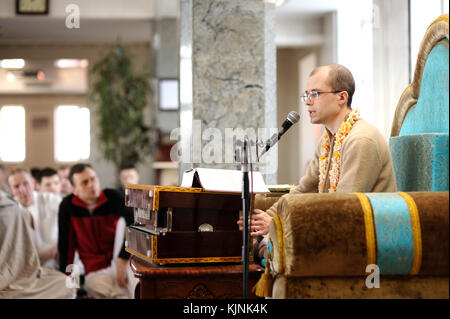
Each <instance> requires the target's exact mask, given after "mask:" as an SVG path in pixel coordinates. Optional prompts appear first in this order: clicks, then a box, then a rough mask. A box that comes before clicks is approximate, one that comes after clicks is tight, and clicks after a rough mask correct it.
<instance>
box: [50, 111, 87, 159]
mask: <svg viewBox="0 0 450 319" xmlns="http://www.w3.org/2000/svg"><path fill="white" fill-rule="evenodd" d="M90 146H91V135H90V112H89V109H87V108H85V107H79V106H76V105H60V106H58V107H57V108H56V110H55V161H57V162H75V161H79V160H85V159H88V158H89V154H90Z"/></svg>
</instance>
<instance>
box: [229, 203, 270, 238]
mask: <svg viewBox="0 0 450 319" xmlns="http://www.w3.org/2000/svg"><path fill="white" fill-rule="evenodd" d="M271 221H272V217H271V216H270V215H269V214H267V213H266V212H265V211H262V210H260V209H254V210H253V214H252V223H251V224H252V229H251V231H250V236H252V237H257V236H264V235H266V234H268V233H269V226H270V222H271ZM243 223H244V221H243V217H242V216H240V217H239V220H238V222H237V224H238V225H239V230H242V229H243Z"/></svg>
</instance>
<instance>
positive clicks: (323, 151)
mask: <svg viewBox="0 0 450 319" xmlns="http://www.w3.org/2000/svg"><path fill="white" fill-rule="evenodd" d="M358 120H359V110H357V109H356V110H354V111H352V112H350V114H349V115H348V117H347V120H346V121H345V122H344V123H342V125H341V127H340V128H339V130H338V131H337V132H336V139H335V141H334V147H333V156H332V159H331V169H330V173H329V175H330V188H329V189H328V191H329V192H330V193H334V192H335V191H336V188H337V185H338V182H339V175H340V169H341V149H342V144H343V143H344V139H345V138H346V137H347V135H348V133H350V130H351V129H352V127H353V124H355V123H356V121H358ZM323 141H324V142H323V143H322V145H321V147H320V159H319V162H320V165H319V193H321V192H322V188H323V185H324V183H325V175H326V173H327V172H326V171H327V167H328V159H329V153H330V138H329V136H328V133H327V131H325V133H324V135H323Z"/></svg>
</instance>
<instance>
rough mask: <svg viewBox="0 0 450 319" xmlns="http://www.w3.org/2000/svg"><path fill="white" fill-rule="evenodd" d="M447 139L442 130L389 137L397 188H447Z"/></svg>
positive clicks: (399, 189) (415, 189) (445, 189)
mask: <svg viewBox="0 0 450 319" xmlns="http://www.w3.org/2000/svg"><path fill="white" fill-rule="evenodd" d="M448 142H449V141H448V134H445V133H428V134H415V135H407V136H395V137H391V138H390V139H389V148H390V150H391V154H392V161H393V164H394V172H395V178H396V182H397V190H398V191H403V192H414V191H448V190H449V187H448V163H449V162H448V160H449V154H448V151H449V149H448Z"/></svg>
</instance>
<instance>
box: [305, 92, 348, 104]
mask: <svg viewBox="0 0 450 319" xmlns="http://www.w3.org/2000/svg"><path fill="white" fill-rule="evenodd" d="M339 92H341V91H330V92H320V91H311V92H305V94H303V95H302V96H300V98H301V99H302V100H303V102H306V100H308V99H310V100H311V101H312V100H316V99H317V98H318V97H319V95H320V94H324V93H339Z"/></svg>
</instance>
